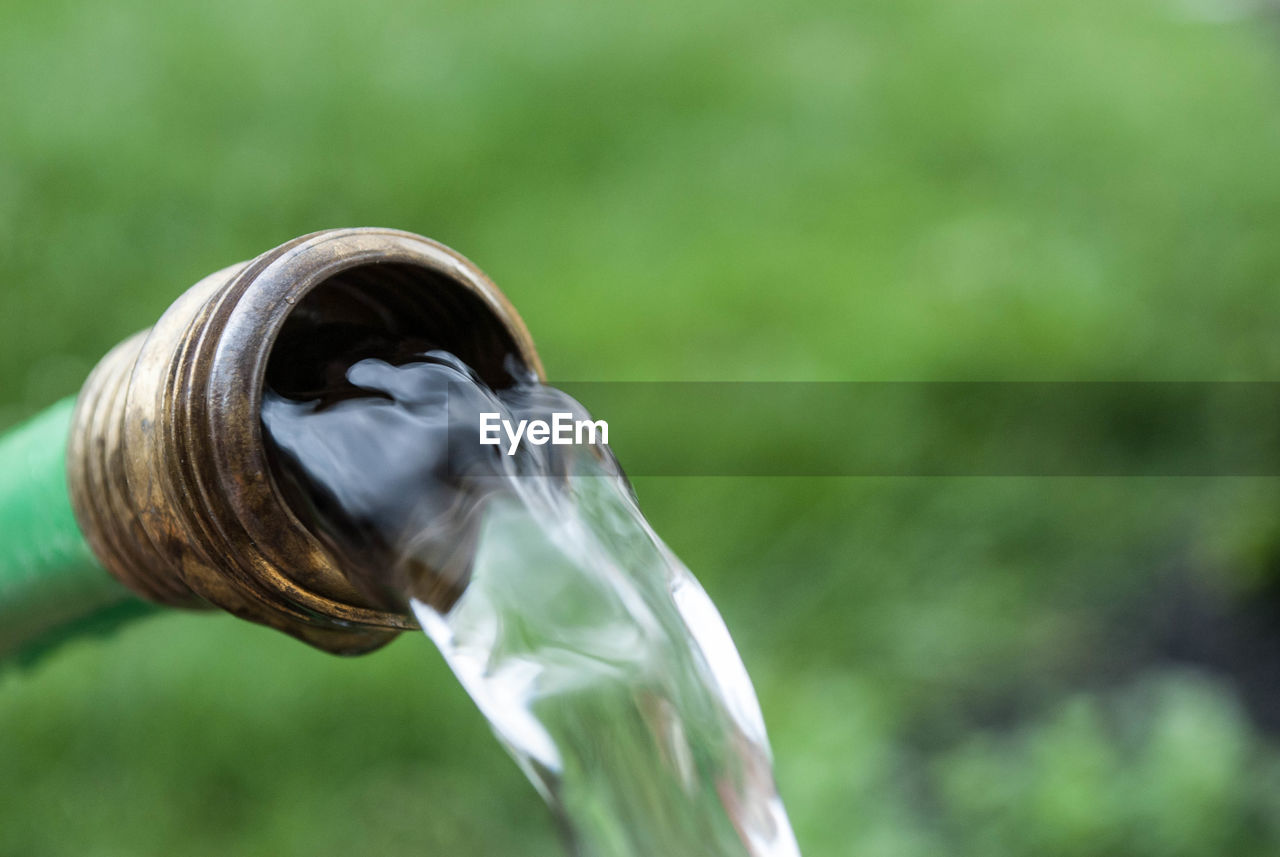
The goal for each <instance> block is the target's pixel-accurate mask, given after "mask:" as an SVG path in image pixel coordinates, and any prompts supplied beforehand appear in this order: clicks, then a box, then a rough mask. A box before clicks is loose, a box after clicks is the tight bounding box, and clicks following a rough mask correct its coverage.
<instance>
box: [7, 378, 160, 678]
mask: <svg viewBox="0 0 1280 857" xmlns="http://www.w3.org/2000/svg"><path fill="white" fill-rule="evenodd" d="M74 406H75V399H74V397H72V398H67V399H64V400H62V401H61V402H59V403H57V404H56V405H54V406H53V407H51V408H49V409H48V410H46V411H45V412H44V413H42V414H40V415H38V416H36V417H34V418H33V419H31V420H29V421H28V422H26V423H24V424H22V425H20V426H18V427H16V428H14V429H11V430H10V431H9V432H8V433H7V434H5V435H4V436H3V437H0V662H4V661H10V660H14V659H16V660H18V661H30V660H32V659H33V658H34V657H36V656H37V655H39V654H41V653H43V652H45V651H48V649H50V648H51V647H52V646H54V645H56V644H57V643H59V642H61V641H63V640H65V639H67V638H70V637H73V636H80V635H82V634H84V633H94V632H100V631H104V630H108V629H110V628H113V627H115V626H117V625H119V624H120V623H121V622H123V621H125V620H127V619H128V618H130V617H132V616H135V615H137V614H139V613H142V612H145V611H146V609H147V607H146V606H145V605H144V604H143V602H142V601H140V600H139V599H138V598H137V597H136V596H134V595H133V594H132V593H131V592H129V590H127V589H125V587H124V586H123V585H121V584H120V583H118V582H117V581H116V580H115V578H113V577H111V575H109V574H107V572H106V571H105V570H103V568H102V566H101V565H99V564H98V561H97V560H96V559H94V556H93V553H92V552H91V551H90V550H89V546H88V545H87V544H86V543H85V540H84V537H83V536H82V535H81V534H80V528H79V527H78V526H77V525H76V521H75V517H74V515H73V514H72V512H71V500H70V498H69V496H68V493H67V465H66V454H67V439H68V436H69V433H70V427H71V412H72V408H73V407H74Z"/></svg>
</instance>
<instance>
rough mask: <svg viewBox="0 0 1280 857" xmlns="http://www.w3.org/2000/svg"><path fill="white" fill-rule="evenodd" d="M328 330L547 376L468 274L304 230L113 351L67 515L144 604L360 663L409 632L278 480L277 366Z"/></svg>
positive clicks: (425, 255) (403, 239)
mask: <svg viewBox="0 0 1280 857" xmlns="http://www.w3.org/2000/svg"><path fill="white" fill-rule="evenodd" d="M303 316H305V317H306V318H305V321H306V322H307V323H308V324H314V323H316V321H317V320H324V319H326V318H333V319H342V320H344V322H350V321H356V322H358V323H360V324H364V325H366V326H368V327H369V328H370V329H375V328H376V329H380V330H382V331H383V332H385V333H387V334H389V335H393V336H403V337H405V338H406V339H410V338H416V339H419V340H425V341H429V342H432V343H435V344H437V346H438V347H443V348H447V349H448V350H450V351H453V352H454V353H455V354H457V355H458V356H460V357H461V358H463V359H464V360H465V361H466V362H467V363H468V364H469V365H471V366H472V367H473V368H474V369H475V370H476V371H477V372H478V373H479V374H480V376H481V377H482V378H486V379H488V378H490V377H493V378H497V377H498V376H499V375H500V374H501V373H502V372H504V371H505V368H504V365H503V361H504V360H506V359H507V357H508V355H516V356H517V357H518V358H519V359H520V360H522V361H523V362H524V364H525V366H527V367H528V368H530V369H532V370H533V371H534V372H536V373H537V374H538V375H539V376H540V377H541V376H542V374H543V372H542V366H541V363H540V362H539V359H538V355H537V352H536V351H535V349H534V345H533V340H532V339H531V337H530V336H529V332H528V330H527V329H526V328H525V325H524V322H523V321H521V319H520V316H519V315H518V314H517V313H516V310H515V308H514V307H513V306H512V305H511V304H510V302H509V301H508V300H507V299H506V298H505V297H504V296H503V294H502V293H501V292H500V291H499V290H498V287H497V286H495V285H494V284H493V283H492V282H491V281H490V280H489V279H488V277H486V276H485V274H484V273H483V272H482V271H481V270H480V269H479V268H477V267H476V266H475V265H474V264H473V263H471V262H470V261H468V260H467V259H465V258H464V257H463V256H461V255H460V254H458V253H456V252H454V251H453V250H450V249H449V248H447V247H445V246H443V245H441V244H438V243H436V242H434V241H431V240H429V239H427V238H423V237H422V236H420V235H414V234H412V233H409V232H402V231H398V230H392V229H374V228H366V229H332V230H327V231H324V232H317V233H313V234H311V235H305V236H303V237H301V238H297V239H295V240H293V241H290V242H288V243H286V244H282V245H280V246H279V247H276V248H275V249H273V250H269V251H267V252H266V253H264V254H262V255H261V256H259V257H257V258H256V259H253V260H252V261H249V262H245V263H241V264H239V265H233V266H231V267H229V268H225V269H223V270H221V271H218V272H217V273H214V274H211V275H209V276H208V277H206V278H205V279H203V280H201V281H200V282H198V283H196V284H195V285H194V286H192V287H191V288H190V289H189V290H188V291H187V292H186V293H185V294H183V295H182V296H181V297H180V298H179V299H178V300H177V301H176V302H175V303H174V304H173V305H172V306H171V307H170V308H169V309H168V311H166V312H165V313H164V315H163V316H162V317H161V318H160V320H159V321H158V322H157V323H156V325H155V326H154V327H152V328H151V329H150V330H146V331H143V332H141V333H139V334H137V335H135V336H133V337H131V338H129V339H127V340H125V341H124V342H122V343H121V344H120V345H118V346H116V348H114V349H113V350H112V351H110V352H109V353H108V354H107V355H106V356H105V357H104V358H103V359H102V361H101V362H100V363H99V364H98V366H97V367H96V368H95V369H94V371H93V372H92V374H91V375H90V376H89V378H88V380H87V381H86V382H85V384H84V387H83V388H82V390H81V392H80V396H79V398H78V400H77V403H76V412H75V416H74V422H73V428H72V435H71V437H72V440H71V444H70V447H69V449H68V479H69V483H70V485H69V488H70V493H71V501H72V506H73V508H74V510H75V514H76V519H77V521H78V522H79V525H80V529H81V530H82V532H83V533H84V536H85V538H86V540H87V541H88V543H89V545H90V547H91V548H92V549H93V551H94V553H95V554H96V555H97V557H98V559H99V560H100V561H101V562H102V564H103V565H104V566H105V567H106V568H107V570H108V571H109V572H110V573H111V574H113V575H114V576H115V577H116V578H118V579H119V580H121V581H122V582H123V583H124V584H125V585H126V586H128V587H130V588H131V589H132V590H133V591H134V592H136V593H137V594H138V595H140V596H142V597H143V598H146V599H148V600H151V601H154V602H158V603H160V604H164V605H170V606H174V607H187V608H191V607H197V608H198V607H210V606H212V607H219V608H222V609H224V610H227V611H229V612H231V613H233V614H235V615H237V616H240V617H242V618H244V619H248V620H250V621H252V622H257V623H260V624H263V625H268V626H270V627H273V628H277V629H279V630H281V631H284V632H285V633H288V634H291V635H292V636H294V637H297V638H298V639H301V640H303V641H305V642H307V643H310V644H311V645H313V646H317V647H318V648H321V649H324V650H326V651H329V652H334V653H339V654H356V653H360V652H366V651H369V650H372V649H374V648H377V647H378V646H381V645H383V644H385V643H387V642H389V641H390V640H391V639H392V638H393V637H394V636H395V635H396V634H397V633H399V631H401V630H404V629H407V628H414V627H416V624H415V622H414V620H413V619H412V618H411V617H410V616H408V615H406V614H405V613H404V612H402V611H400V610H397V609H392V608H390V607H388V605H385V604H379V603H376V602H375V601H374V600H373V599H372V598H370V597H369V596H368V595H367V594H363V593H362V592H361V591H360V590H359V588H358V587H356V586H354V585H353V583H352V581H351V580H350V579H349V577H348V576H347V575H346V574H345V573H344V572H343V570H342V568H341V567H339V564H338V563H337V561H336V560H335V557H334V554H333V552H332V551H331V550H329V549H328V548H327V547H326V545H325V544H324V542H323V541H322V540H321V539H320V538H319V537H318V536H317V535H316V533H315V532H313V531H312V530H311V529H309V528H308V526H307V524H306V523H305V522H303V521H301V520H299V518H298V516H297V515H296V514H295V512H294V510H293V509H292V508H291V507H290V505H289V503H288V502H287V501H286V499H285V496H284V494H283V493H282V491H281V489H280V486H279V485H278V484H277V482H276V479H275V478H274V477H273V475H272V467H271V465H270V462H269V460H268V452H267V449H266V446H265V444H264V437H263V429H262V421H261V416H260V412H261V407H262V400H263V391H264V386H265V384H266V378H267V372H268V364H269V363H271V362H272V361H277V362H279V361H285V362H287V361H289V360H290V359H291V354H289V353H283V354H281V353H276V352H277V351H278V348H277V346H279V348H281V349H284V348H288V347H291V346H290V343H294V344H296V343H297V342H299V341H305V339H306V335H305V334H306V329H305V328H304V329H302V331H301V334H302V335H301V336H299V335H298V333H297V331H296V330H295V333H294V335H291V336H286V337H283V338H282V337H281V333H282V331H285V330H286V328H287V327H288V326H290V325H293V326H294V327H295V328H296V327H297V326H298V325H301V324H302V323H303V322H302V321H301V320H300V319H302V317H303Z"/></svg>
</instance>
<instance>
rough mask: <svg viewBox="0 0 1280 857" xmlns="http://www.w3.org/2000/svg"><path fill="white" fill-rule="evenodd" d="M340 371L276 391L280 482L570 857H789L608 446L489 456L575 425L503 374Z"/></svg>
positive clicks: (754, 721)
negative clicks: (442, 680) (480, 732)
mask: <svg viewBox="0 0 1280 857" xmlns="http://www.w3.org/2000/svg"><path fill="white" fill-rule="evenodd" d="M508 370H509V372H510V376H511V383H510V384H507V385H506V386H503V387H501V388H500V389H498V390H496V391H495V390H493V389H491V388H490V387H489V386H487V385H486V384H485V383H484V382H482V381H481V380H480V379H479V378H477V377H476V376H475V375H474V373H472V372H471V370H470V369H469V368H468V367H467V366H466V365H465V364H464V363H462V362H461V361H460V360H458V359H457V358H456V357H454V356H452V355H451V354H448V353H446V352H441V351H424V352H423V353H420V354H416V355H409V356H407V357H406V356H405V355H399V356H397V357H396V358H394V359H378V358H369V357H366V358H363V359H352V360H351V361H349V364H348V365H347V366H346V367H344V371H343V372H342V373H340V376H339V377H340V381H339V382H335V381H334V375H333V373H332V372H330V373H329V375H328V377H329V381H328V383H327V385H325V386H324V388H323V389H319V388H315V387H314V385H313V388H311V389H305V390H298V389H288V390H275V391H270V392H269V393H268V396H267V399H266V401H265V403H264V406H263V423H264V426H265V427H266V430H267V433H268V436H269V438H270V439H271V443H272V444H273V445H274V448H275V449H276V451H277V461H276V476H277V479H278V481H279V482H280V483H281V485H282V487H284V489H285V491H286V493H287V494H288V495H289V497H290V501H291V502H292V503H293V504H294V505H295V507H299V511H300V513H301V514H303V516H304V519H306V520H314V521H317V522H318V526H317V531H318V534H319V535H321V537H322V538H324V539H325V540H326V541H327V542H328V543H329V545H330V547H331V548H332V549H333V550H334V551H335V552H336V553H337V554H338V555H339V556H340V557H341V558H342V559H343V561H344V562H345V563H347V564H348V566H349V569H350V571H351V573H352V575H353V576H354V579H355V580H356V581H357V582H358V583H359V584H360V585H361V586H362V587H363V588H364V590H365V591H366V594H368V595H369V597H371V598H374V599H375V600H378V601H379V602H381V603H384V604H386V605H387V606H390V607H395V608H398V609H411V610H412V611H413V612H414V614H415V615H416V616H417V618H418V620H419V622H420V623H421V625H422V628H423V630H424V631H425V632H426V633H427V635H428V636H429V637H430V638H431V639H432V640H433V641H434V642H435V644H436V645H437V646H438V647H439V649H440V651H441V653H442V654H443V655H444V657H445V660H446V661H447V662H448V664H449V666H450V667H451V668H452V670H453V672H454V674H455V675H456V676H457V677H458V679H459V681H460V682H461V683H462V684H463V686H464V687H465V688H466V690H467V692H468V693H469V694H470V695H471V697H472V699H474V700H475V703H476V705H477V706H478V707H479V709H480V711H481V712H482V713H483V714H484V716H485V717H486V718H488V720H489V723H490V725H491V726H492V728H493V731H494V732H495V733H496V734H497V736H498V738H499V739H500V740H501V741H502V742H503V743H504V744H505V746H506V747H507V749H508V750H509V751H510V753H511V755H512V756H513V757H514V758H515V760H516V761H517V763H518V764H519V765H520V766H521V768H522V769H523V770H524V772H525V773H526V774H527V775H528V777H529V779H530V780H531V781H532V782H533V784H534V785H535V786H536V787H537V788H538V790H539V791H540V792H541V794H542V796H543V797H544V798H545V799H546V801H547V804H548V806H549V807H550V808H551V810H552V812H553V814H554V815H555V818H556V821H557V823H558V825H559V827H560V829H561V832H562V835H563V837H564V840H565V843H566V848H567V849H568V851H569V853H571V854H573V855H580V857H742V855H746V857H788V855H798V854H799V852H798V850H797V847H796V843H795V839H794V837H793V835H792V832H791V828H790V825H789V823H788V820H787V816H786V813H785V811H784V809H783V807H782V803H781V800H780V799H779V797H778V794H777V790H776V787H775V785H774V778H773V769H772V763H771V759H770V751H769V745H768V740H767V738H766V735H765V729H764V722H763V720H762V718H761V715H760V708H759V705H758V703H757V701H756V697H755V693H754V691H753V690H752V687H751V682H750V679H749V678H748V676H747V673H746V670H745V668H744V667H743V665H742V661H741V659H740V658H739V656H738V653H737V650H736V649H735V648H734V645H733V642H732V640H731V639H730V637H729V633H728V631H727V630H726V628H725V625H724V622H723V621H722V620H721V618H720V615H719V613H718V612H717V611H716V608H715V606H714V605H713V604H712V603H711V601H710V599H709V598H708V597H707V595H706V593H705V592H704V591H703V589H702V587H701V586H700V585H699V584H698V582H697V580H695V579H694V577H693V575H692V574H690V573H689V571H688V569H687V568H685V566H684V565H683V564H682V563H681V562H680V561H679V559H677V558H676V557H675V556H674V555H673V554H672V553H671V551H670V550H668V549H667V547H666V545H664V544H663V543H662V541H661V540H660V539H659V538H658V536H657V535H656V534H655V533H654V532H653V530H652V529H651V528H650V527H649V525H648V523H647V522H646V521H645V519H644V517H643V515H641V513H640V510H639V508H638V507H637V505H636V502H635V498H634V495H633V494H632V491H631V487H630V485H629V483H628V482H627V481H626V478H625V476H624V475H623V474H622V472H621V470H620V469H619V468H618V466H617V464H616V462H615V461H614V459H613V457H612V455H611V453H610V452H609V451H608V448H607V447H606V446H603V445H594V446H592V445H584V446H553V445H543V446H535V445H531V444H525V445H524V446H522V447H521V448H519V450H518V451H517V452H516V453H515V454H513V455H508V454H506V449H505V448H504V447H494V446H481V445H479V443H478V437H479V428H478V422H479V415H480V414H481V413H485V412H489V413H499V414H501V416H502V417H503V418H507V419H511V420H513V421H517V420H519V419H525V418H541V419H547V420H548V421H549V420H550V414H552V413H553V412H572V413H574V414H576V415H581V416H584V417H585V413H584V412H583V411H582V408H581V406H580V405H578V404H577V403H576V402H574V401H573V400H572V399H570V398H569V397H568V396H566V395H565V394H563V393H561V392H560V391H558V390H555V389H554V388H551V387H547V386H544V385H541V384H539V383H537V381H536V379H535V378H533V377H532V376H531V375H530V374H529V373H528V372H526V371H524V370H523V369H522V368H521V367H519V366H517V365H514V364H509V365H508Z"/></svg>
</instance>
